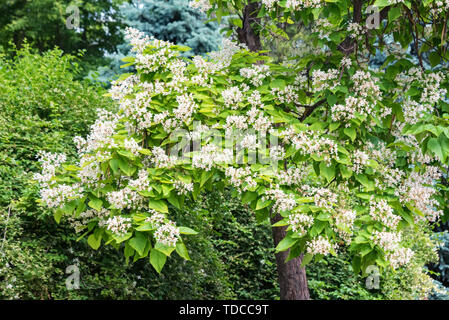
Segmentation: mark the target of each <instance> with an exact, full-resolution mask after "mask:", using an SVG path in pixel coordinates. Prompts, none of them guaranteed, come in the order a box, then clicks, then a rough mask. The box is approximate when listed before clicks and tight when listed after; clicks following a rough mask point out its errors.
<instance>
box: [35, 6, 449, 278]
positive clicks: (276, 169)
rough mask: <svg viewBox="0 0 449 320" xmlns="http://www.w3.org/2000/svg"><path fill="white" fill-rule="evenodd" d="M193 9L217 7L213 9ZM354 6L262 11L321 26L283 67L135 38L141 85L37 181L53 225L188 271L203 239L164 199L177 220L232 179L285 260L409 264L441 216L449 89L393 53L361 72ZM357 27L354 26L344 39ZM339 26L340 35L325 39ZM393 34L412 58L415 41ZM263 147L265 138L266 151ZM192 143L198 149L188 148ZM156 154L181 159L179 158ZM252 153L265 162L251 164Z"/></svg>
mask: <svg viewBox="0 0 449 320" xmlns="http://www.w3.org/2000/svg"><path fill="white" fill-rule="evenodd" d="M195 3H196V4H200V8H202V9H206V10H212V7H211V6H210V5H208V3H207V2H205V1H202V2H195ZM224 3H225V2H218V6H219V7H218V10H222V9H223V8H226V5H225V4H224ZM226 3H227V2H226ZM233 4H234V5H238V4H235V3H233ZM362 4H363V3H361V2H360V4H359V5H360V6H362ZM242 5H243V4H242ZM356 5H357V4H354V7H353V6H352V4H349V3H346V2H345V1H342V2H341V3H340V2H339V3H338V4H337V5H334V4H324V3H315V4H308V3H307V4H306V3H298V4H297V6H292V5H291V6H287V7H283V6H282V5H281V7H279V8H277V9H276V10H274V9H273V8H274V7H273V2H271V3H269V2H267V1H264V2H263V6H262V9H261V11H260V12H259V15H264V14H267V15H269V16H270V17H271V19H272V20H273V21H274V22H276V21H278V19H279V13H282V14H283V17H282V18H283V19H290V20H292V19H296V20H300V21H302V22H303V23H304V24H312V23H313V22H314V19H312V18H315V21H316V19H317V18H318V17H321V16H323V18H322V19H327V23H322V24H320V25H316V26H315V27H316V28H320V29H321V30H320V33H319V34H316V42H317V43H318V44H319V47H320V48H321V51H317V52H315V54H312V55H308V56H298V57H297V58H296V61H294V63H292V64H291V65H289V66H282V65H276V64H273V63H269V62H270V60H269V58H268V57H266V56H261V55H258V54H256V53H251V52H249V51H248V50H246V49H245V48H241V47H239V46H237V45H235V44H232V43H230V42H228V43H226V44H225V45H224V48H223V49H222V50H221V51H220V52H216V53H213V54H210V58H209V59H204V58H202V57H200V56H196V57H194V59H193V61H192V62H190V61H184V60H183V59H181V58H180V56H179V51H185V50H188V49H187V48H184V47H182V46H176V45H172V44H170V43H169V42H166V41H161V40H151V39H149V38H148V37H146V36H145V35H144V34H142V33H140V32H138V31H137V30H135V29H128V39H129V40H130V42H131V44H132V45H133V51H135V52H136V57H135V58H128V59H126V61H127V62H129V64H130V65H135V66H136V69H137V74H136V75H129V76H125V77H122V78H121V79H120V80H119V81H118V82H117V83H116V84H115V85H114V86H113V88H112V89H111V91H110V92H111V96H112V97H113V98H114V99H116V100H118V102H119V103H120V112H119V114H118V115H117V114H108V113H106V112H102V113H100V114H99V118H98V119H97V122H96V123H95V125H94V126H92V130H91V133H90V135H89V136H88V137H87V139H84V138H81V137H77V138H76V140H77V142H78V152H79V155H80V162H79V163H78V164H77V165H67V164H64V163H65V162H66V159H65V157H64V156H63V155H55V154H46V155H43V156H42V157H41V162H42V163H43V172H42V174H41V175H36V176H35V178H36V179H37V180H39V181H40V182H41V185H42V187H43V189H42V192H41V195H42V200H43V202H44V203H45V204H46V205H47V206H48V207H53V208H59V209H58V210H56V213H55V214H56V218H57V219H58V220H59V219H60V217H61V216H62V215H63V214H66V215H72V216H74V217H75V218H78V221H77V223H76V225H75V227H76V229H77V230H85V235H89V237H88V242H89V244H90V245H91V246H92V247H93V248H95V249H97V248H98V247H99V246H100V244H101V242H102V241H104V242H105V243H107V244H112V245H113V246H115V247H117V248H119V247H120V246H121V244H122V243H124V252H125V255H126V256H127V257H132V256H134V259H141V258H144V257H146V256H148V255H149V257H150V262H151V264H152V265H153V267H154V268H155V269H156V270H157V271H158V272H160V271H161V270H162V267H163V265H164V264H165V262H166V260H167V257H168V256H170V255H171V253H172V252H173V251H176V252H177V253H178V255H180V256H181V257H183V258H185V259H186V260H189V259H190V258H189V254H188V252H187V249H186V247H185V245H184V242H183V238H181V236H180V235H181V234H186V235H192V234H196V232H195V231H194V230H192V229H191V228H190V227H187V226H181V227H178V226H176V223H175V222H173V221H172V220H170V219H168V216H167V215H166V214H168V213H169V207H168V206H167V201H168V203H170V205H172V206H174V207H178V208H182V207H183V204H184V201H185V200H186V198H189V197H190V195H191V196H192V197H193V199H194V200H195V199H197V197H198V195H199V194H200V192H201V190H202V189H204V188H206V189H210V188H211V187H212V185H214V186H216V185H220V184H223V183H224V181H228V182H229V183H230V185H232V186H233V187H235V188H236V191H237V193H238V194H239V196H241V197H242V202H243V203H248V204H249V205H250V207H251V208H252V209H254V210H255V212H256V217H257V218H258V219H259V220H260V221H262V220H264V219H266V218H268V217H269V215H270V213H271V212H275V213H277V214H280V215H281V216H283V218H284V219H283V220H281V221H280V222H278V223H277V224H275V225H274V226H275V227H282V226H288V229H287V230H289V232H288V233H287V236H286V237H285V239H283V240H282V241H281V242H280V243H279V244H278V245H277V248H276V249H277V250H278V251H284V250H287V249H290V251H289V252H290V258H293V257H296V256H298V255H300V254H301V253H304V260H303V264H307V263H308V262H310V261H311V260H312V258H314V257H315V260H316V261H318V260H320V259H321V258H322V257H323V256H325V255H327V254H330V253H332V254H335V253H336V251H337V250H339V248H345V247H347V249H348V252H349V253H350V255H352V256H353V261H352V267H353V269H354V270H355V271H356V272H357V271H359V270H362V271H363V272H365V271H366V270H367V268H368V267H369V266H371V265H378V266H379V267H381V268H386V267H392V268H393V269H397V268H398V267H401V266H405V265H409V264H412V263H413V257H414V256H415V254H416V253H417V249H416V248H415V246H416V243H407V241H405V240H404V241H402V240H403V239H402V235H403V233H405V232H410V231H408V230H409V229H412V230H413V229H415V230H425V229H426V228H428V225H429V222H434V221H436V220H437V219H438V218H439V217H440V216H441V215H442V213H443V212H442V209H441V207H444V206H445V203H444V201H443V202H439V201H438V194H439V193H440V191H441V190H442V188H441V187H438V186H437V185H436V182H437V181H438V180H439V179H440V178H441V176H442V173H445V171H444V170H445V168H444V167H443V166H442V165H441V164H444V163H445V162H446V158H447V153H448V151H449V149H448V148H446V147H447V146H448V144H447V141H448V139H449V138H448V137H447V136H446V131H445V130H446V129H447V128H445V126H444V125H443V126H440V124H441V123H442V122H441V121H444V120H442V118H440V116H439V113H435V114H432V110H433V109H434V108H438V110H441V112H444V111H445V108H446V104H445V103H444V100H445V98H446V93H447V85H448V83H447V79H446V78H445V77H444V74H443V73H442V72H430V71H427V70H425V69H423V68H421V69H419V68H416V67H414V65H413V63H411V62H410V61H408V60H407V59H405V58H401V57H398V56H397V54H396V53H392V54H390V55H389V56H388V57H387V61H388V62H389V63H390V64H387V63H385V64H384V67H385V69H384V70H381V69H378V70H368V68H367V66H366V65H364V64H361V63H359V64H356V62H358V61H359V59H364V58H366V57H365V56H366V53H365V52H364V51H363V50H362V49H364V50H365V51H366V50H368V54H369V49H370V48H366V47H365V42H360V43H359V42H358V37H359V36H364V35H365V37H366V38H367V39H366V42H369V41H371V43H372V44H374V42H375V41H377V35H376V36H372V37H371V38H369V37H368V33H364V32H363V30H364V29H363V26H361V25H360V22H361V20H360V17H358V16H357V15H358V14H360V13H361V12H362V7H356ZM220 6H222V7H220ZM386 6H387V5H384V7H386ZM346 8H348V9H350V12H351V10H353V12H354V16H353V15H352V14H347V13H346V11H345V10H344V9H346ZM400 8H402V4H401V5H400ZM278 9H279V10H278ZM403 10H410V9H409V8H408V7H407V6H406V5H404V7H403ZM423 10H424V11H425V10H427V9H423ZM423 10H421V11H423ZM421 11H419V12H421ZM218 12H220V11H218ZM426 12H427V11H426ZM314 15H315V16H314ZM396 18H397V17H396V16H394V17H392V16H389V17H388V19H389V20H391V21H390V22H393V21H395V20H396ZM348 21H354V22H349V25H348V26H347V27H346V26H345V25H346V24H347V23H348ZM432 21H433V22H435V26H438V20H435V19H434V20H432ZM315 24H316V23H315ZM333 25H334V26H333ZM341 26H344V28H343V29H341ZM239 27H241V26H239ZM330 27H338V28H337V29H336V30H337V31H335V28H334V29H332V30H334V32H333V33H332V36H330V35H329V34H327V35H323V32H324V31H325V30H327V28H330ZM323 29H324V31H323ZM328 31H329V30H328ZM388 32H389V31H388V30H384V33H388ZM400 36H402V38H400ZM398 37H399V38H398V39H397V41H398V42H401V41H402V45H403V46H404V45H406V46H408V45H409V43H410V42H411V41H412V39H409V38H407V36H405V35H404V34H402V33H401V34H399V35H398ZM339 46H340V49H341V50H338V49H339ZM357 46H361V49H360V52H359V51H358V50H355V48H357ZM377 47H378V50H383V49H385V48H387V49H388V48H389V47H388V45H387V44H382V43H379V44H378V46H377ZM437 47H438V46H437ZM438 50H439V49H438ZM264 60H265V61H266V63H265V64H263V65H261V64H260V63H259V64H258V63H257V62H258V61H259V62H260V61H264ZM404 86H406V90H403V89H404V88H403V87H404ZM418 88H422V90H423V91H422V92H421V91H420V90H418ZM198 122H199V123H200V124H199V125H198ZM180 129H183V130H184V131H182V132H181V131H180ZM236 129H239V130H240V132H238V133H237V136H234V137H233V139H231V144H228V142H229V137H230V136H231V135H232V134H234V132H235V131H236ZM242 129H243V130H246V131H242ZM248 129H250V130H248ZM233 131H234V132H233ZM424 132H426V134H424ZM180 135H181V138H182V139H183V140H182V142H183V143H184V144H183V145H182V146H181V149H179V148H180V146H179V144H178V143H179V141H178V140H177V139H178V138H179V137H180ZM257 135H258V136H259V138H260V136H261V135H263V139H266V137H268V139H267V140H262V143H260V142H258V141H257V139H258V137H257ZM434 135H435V136H436V137H433V136H434ZM211 137H212V138H211ZM214 139H215V140H214ZM225 139H227V140H226V142H225V145H223V141H224V140H225ZM276 139H279V140H280V141H281V143H280V144H275V143H277V142H278V141H277V140H276ZM267 141H269V143H268V148H267ZM186 142H187V144H186ZM217 142H218V143H217ZM423 142H424V143H423ZM191 143H193V144H194V145H195V144H196V145H197V147H198V148H196V149H194V150H191V149H189V148H187V150H183V149H184V148H186V146H187V147H188V146H189V144H191ZM421 145H424V146H426V148H421V147H420V146H421ZM161 147H164V148H166V149H167V147H175V148H178V149H177V151H178V152H179V151H180V150H183V151H184V154H183V155H182V156H183V158H178V156H179V154H177V153H171V154H166V152H165V151H164V148H161ZM235 148H236V149H237V158H234V149H235ZM256 150H257V152H259V158H258V160H259V161H258V162H257V163H256V162H251V160H255V154H256V153H255V151H256ZM261 156H262V158H261ZM443 191H444V189H443ZM440 198H441V197H440ZM411 232H413V231H411ZM415 232H416V231H415ZM421 264H422V262H421ZM419 272H422V270H420V271H419Z"/></svg>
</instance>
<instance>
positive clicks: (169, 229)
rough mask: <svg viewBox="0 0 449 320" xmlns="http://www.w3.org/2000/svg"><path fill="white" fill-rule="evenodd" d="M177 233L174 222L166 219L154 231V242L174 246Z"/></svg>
mask: <svg viewBox="0 0 449 320" xmlns="http://www.w3.org/2000/svg"><path fill="white" fill-rule="evenodd" d="M179 234H180V233H179V228H178V227H176V223H175V222H173V221H168V222H167V223H165V224H163V225H161V226H160V227H159V228H157V230H156V231H155V232H154V238H155V239H156V242H159V243H162V244H165V245H167V246H169V247H174V246H176V242H178V238H179Z"/></svg>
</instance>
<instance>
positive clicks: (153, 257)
mask: <svg viewBox="0 0 449 320" xmlns="http://www.w3.org/2000/svg"><path fill="white" fill-rule="evenodd" d="M165 261H167V256H166V255H165V254H163V253H162V252H160V251H158V250H157V249H152V250H151V251H150V263H151V265H152V266H153V268H154V269H155V270H156V272H157V273H161V271H162V268H163V267H164V264H165Z"/></svg>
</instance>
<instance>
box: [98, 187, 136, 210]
mask: <svg viewBox="0 0 449 320" xmlns="http://www.w3.org/2000/svg"><path fill="white" fill-rule="evenodd" d="M106 200H107V201H108V202H109V203H110V204H111V205H112V206H113V207H114V208H116V209H119V210H122V209H138V208H142V207H143V205H142V204H143V200H144V198H143V197H142V196H141V195H139V194H138V193H137V192H136V191H134V190H131V188H129V187H125V188H123V189H121V190H119V191H111V192H108V193H107V194H106Z"/></svg>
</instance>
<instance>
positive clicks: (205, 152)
mask: <svg viewBox="0 0 449 320" xmlns="http://www.w3.org/2000/svg"><path fill="white" fill-rule="evenodd" d="M233 158H234V153H233V150H232V149H221V150H220V148H218V147H217V146H216V145H215V144H207V145H205V146H204V147H202V148H201V150H200V151H199V152H197V153H195V154H194V155H193V157H192V166H193V167H194V168H201V169H204V170H206V171H210V170H211V169H212V167H213V166H214V165H218V164H223V163H231V162H232V160H233Z"/></svg>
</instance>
